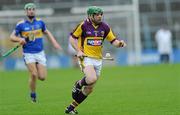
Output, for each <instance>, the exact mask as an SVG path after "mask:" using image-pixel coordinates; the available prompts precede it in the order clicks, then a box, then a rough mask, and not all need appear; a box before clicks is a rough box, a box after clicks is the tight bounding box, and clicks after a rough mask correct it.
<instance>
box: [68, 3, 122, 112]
mask: <svg viewBox="0 0 180 115" xmlns="http://www.w3.org/2000/svg"><path fill="white" fill-rule="evenodd" d="M87 14H88V18H87V19H85V20H84V21H82V22H81V23H80V24H79V25H78V26H77V27H76V28H75V29H74V31H73V32H72V33H71V36H70V42H71V45H72V46H73V48H74V49H75V50H76V53H77V57H79V64H80V67H81V69H82V71H83V73H84V77H83V78H82V79H81V80H78V81H77V82H76V83H75V85H74V87H73V90H72V98H73V101H72V103H71V104H70V105H69V106H68V107H67V108H66V110H65V113H67V114H77V111H76V110H75V108H76V107H77V106H78V105H79V104H81V103H82V102H83V101H84V100H85V99H86V98H87V97H88V95H89V94H91V92H92V91H93V89H94V86H95V84H96V82H97V80H98V78H99V76H100V73H101V67H102V48H103V41H104V40H107V41H109V42H110V43H111V44H112V45H113V46H115V47H117V48H120V47H125V46H126V43H125V42H124V41H123V40H119V39H117V37H116V36H115V35H114V33H113V32H112V30H111V28H110V26H109V25H108V24H106V23H105V22H103V21H102V17H103V10H102V9H101V8H99V7H96V6H91V7H89V8H88V10H87ZM77 40H78V43H76V41H77Z"/></svg>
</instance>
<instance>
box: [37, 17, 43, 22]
mask: <svg viewBox="0 0 180 115" xmlns="http://www.w3.org/2000/svg"><path fill="white" fill-rule="evenodd" d="M35 19H36V21H39V22H43V20H42V19H41V18H40V17H36V18H35Z"/></svg>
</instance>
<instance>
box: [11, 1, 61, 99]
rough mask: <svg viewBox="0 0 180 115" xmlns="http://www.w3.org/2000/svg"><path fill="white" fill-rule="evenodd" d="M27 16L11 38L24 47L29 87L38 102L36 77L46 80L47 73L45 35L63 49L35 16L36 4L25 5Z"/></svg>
mask: <svg viewBox="0 0 180 115" xmlns="http://www.w3.org/2000/svg"><path fill="white" fill-rule="evenodd" d="M24 10H25V13H26V18H25V19H23V20H21V21H19V22H18V23H17V25H16V28H15V30H14V31H13V32H12V34H11V36H10V38H11V41H13V42H18V43H19V44H21V45H22V48H23V58H24V62H25V64H26V66H27V69H28V71H29V73H30V77H29V87H30V97H31V100H32V102H36V97H37V94H36V79H37V78H38V79H39V80H41V81H44V80H45V78H46V75H47V70H46V56H45V53H44V49H43V39H44V38H43V35H44V34H45V35H47V38H48V39H49V41H50V42H51V43H52V45H53V46H54V48H56V49H57V50H62V48H61V46H60V45H59V44H58V42H57V41H56V39H55V38H54V36H53V35H52V33H51V32H50V31H49V30H48V29H47V28H46V25H45V23H44V22H43V21H42V20H41V19H40V18H37V17H35V11H36V5H35V4H34V3H27V4H26V5H25V7H24Z"/></svg>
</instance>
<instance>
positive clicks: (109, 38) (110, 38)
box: [106, 29, 116, 42]
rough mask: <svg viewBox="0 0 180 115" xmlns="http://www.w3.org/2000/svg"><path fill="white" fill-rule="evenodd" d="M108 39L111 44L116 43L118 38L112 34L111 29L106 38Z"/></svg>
mask: <svg viewBox="0 0 180 115" xmlns="http://www.w3.org/2000/svg"><path fill="white" fill-rule="evenodd" d="M106 39H107V40H108V41H110V42H112V41H114V40H115V39H116V36H115V35H114V33H113V32H112V30H111V29H109V32H108V34H107V36H106Z"/></svg>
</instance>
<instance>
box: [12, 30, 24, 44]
mask: <svg viewBox="0 0 180 115" xmlns="http://www.w3.org/2000/svg"><path fill="white" fill-rule="evenodd" d="M10 39H11V41H12V42H19V44H21V45H24V44H26V41H25V39H23V38H20V37H17V36H16V35H15V32H14V31H13V32H12V33H11V35H10Z"/></svg>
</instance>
